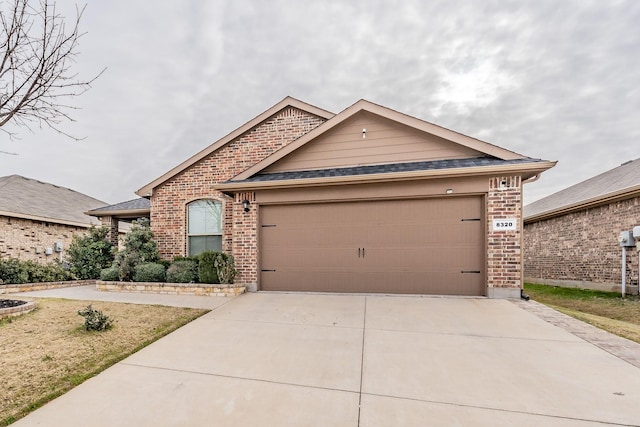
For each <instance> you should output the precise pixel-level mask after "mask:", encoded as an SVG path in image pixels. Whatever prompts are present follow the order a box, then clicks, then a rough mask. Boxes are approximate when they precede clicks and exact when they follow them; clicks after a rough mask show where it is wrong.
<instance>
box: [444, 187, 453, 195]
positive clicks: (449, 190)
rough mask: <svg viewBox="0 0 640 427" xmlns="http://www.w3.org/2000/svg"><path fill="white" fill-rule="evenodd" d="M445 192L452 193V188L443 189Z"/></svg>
mask: <svg viewBox="0 0 640 427" xmlns="http://www.w3.org/2000/svg"><path fill="white" fill-rule="evenodd" d="M445 193H446V194H453V188H447V189H446V190H445Z"/></svg>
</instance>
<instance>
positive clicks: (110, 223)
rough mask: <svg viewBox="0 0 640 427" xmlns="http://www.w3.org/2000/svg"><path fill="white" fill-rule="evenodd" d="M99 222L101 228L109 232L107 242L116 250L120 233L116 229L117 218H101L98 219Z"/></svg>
mask: <svg viewBox="0 0 640 427" xmlns="http://www.w3.org/2000/svg"><path fill="white" fill-rule="evenodd" d="M100 222H101V223H102V226H103V227H108V228H109V232H108V233H107V240H108V241H109V242H110V243H111V244H112V245H113V246H115V247H116V248H117V247H118V237H119V231H120V230H119V229H118V218H117V217H113V216H103V217H100Z"/></svg>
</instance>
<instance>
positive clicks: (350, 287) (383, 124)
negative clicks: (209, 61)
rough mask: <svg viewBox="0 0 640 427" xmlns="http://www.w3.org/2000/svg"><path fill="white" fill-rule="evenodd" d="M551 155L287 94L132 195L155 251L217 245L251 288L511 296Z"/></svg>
mask: <svg viewBox="0 0 640 427" xmlns="http://www.w3.org/2000/svg"><path fill="white" fill-rule="evenodd" d="M554 164H555V163H554V162H549V161H544V160H540V159H534V158H530V157H526V156H523V155H521V154H517V153H514V152H512V151H509V150H506V149H504V148H500V147H497V146H495V145H492V144H489V143H486V142H483V141H480V140H478V139H474V138H471V137H468V136H465V135H462V134H460V133H457V132H454V131H452V130H449V129H445V128H442V127H440V126H437V125H434V124H432V123H429V122H426V121H423V120H420V119H417V118H415V117H411V116H408V115H406V114H402V113H400V112H398V111H394V110H392V109H389V108H386V107H383V106H380V105H377V104H374V103H371V102H368V101H365V100H360V101H358V102H356V103H355V104H353V105H352V106H350V107H348V108H346V109H345V110H343V111H341V112H340V113H338V114H333V113H330V112H328V111H325V110H323V109H321V108H318V107H315V106H313V105H310V104H307V103H305V102H302V101H299V100H297V99H294V98H290V97H287V98H285V99H284V100H282V101H281V102H279V103H278V104H276V105H274V106H273V107H271V108H269V109H268V110H266V111H265V112H263V113H262V114H260V115H258V116H257V117H255V118H253V119H251V120H250V121H248V122H247V123H245V124H244V125H242V126H241V127H239V128H238V129H236V130H234V131H233V132H231V133H230V134H228V135H226V136H224V137H223V138H221V139H219V140H218V141H216V142H214V143H213V144H211V145H210V146H208V147H207V148H205V149H204V150H202V151H201V152H199V153H197V154H195V155H194V156H192V157H191V158H189V159H187V160H185V161H184V162H182V163H181V164H179V165H178V166H176V167H174V168H173V169H171V170H170V171H168V172H166V173H165V174H163V175H162V176H160V177H159V178H157V179H155V180H153V181H152V182H150V183H149V184H147V185H145V186H144V187H142V188H141V189H139V190H138V191H137V192H136V193H137V194H138V195H139V196H140V197H144V198H148V199H149V200H150V208H149V215H150V218H151V226H152V230H153V231H154V233H155V236H156V241H157V243H158V246H159V250H160V252H161V255H162V256H163V258H165V259H169V260H170V259H173V258H174V257H176V256H185V255H196V254H198V253H200V252H202V251H204V250H222V251H225V252H227V253H229V254H232V255H233V256H234V257H235V260H236V267H237V268H238V270H239V275H238V276H237V278H236V283H239V284H242V285H245V286H247V288H248V289H250V290H280V291H321V292H325V291H326V292H384V293H412V294H450V295H454V294H456V295H487V296H489V297H498V298H502V297H513V298H519V296H520V289H521V286H522V263H521V237H522V229H521V221H522V190H523V184H524V183H525V182H527V181H528V180H532V179H535V178H536V177H537V176H538V175H539V174H540V173H542V172H543V171H545V170H547V169H549V168H551V167H553V166H554ZM105 220H106V221H109V220H108V218H107V217H106V216H105Z"/></svg>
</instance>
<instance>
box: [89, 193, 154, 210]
mask: <svg viewBox="0 0 640 427" xmlns="http://www.w3.org/2000/svg"><path fill="white" fill-rule="evenodd" d="M150 208H151V202H150V201H149V199H145V198H143V197H139V198H137V199H133V200H127V201H126V202H120V203H116V204H115V205H108V206H102V207H100V208H97V209H92V210H91V212H96V213H97V212H100V211H131V210H145V209H150Z"/></svg>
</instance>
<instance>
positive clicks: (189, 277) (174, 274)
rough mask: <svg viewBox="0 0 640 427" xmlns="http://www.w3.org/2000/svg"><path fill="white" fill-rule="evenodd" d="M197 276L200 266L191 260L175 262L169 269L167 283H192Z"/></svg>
mask: <svg viewBox="0 0 640 427" xmlns="http://www.w3.org/2000/svg"><path fill="white" fill-rule="evenodd" d="M197 276H198V265H197V264H196V262H195V261H192V260H189V259H185V260H179V261H173V263H172V264H171V265H170V266H169V268H168V269H167V282H169V283H192V282H194V281H195V280H196V277H197Z"/></svg>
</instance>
